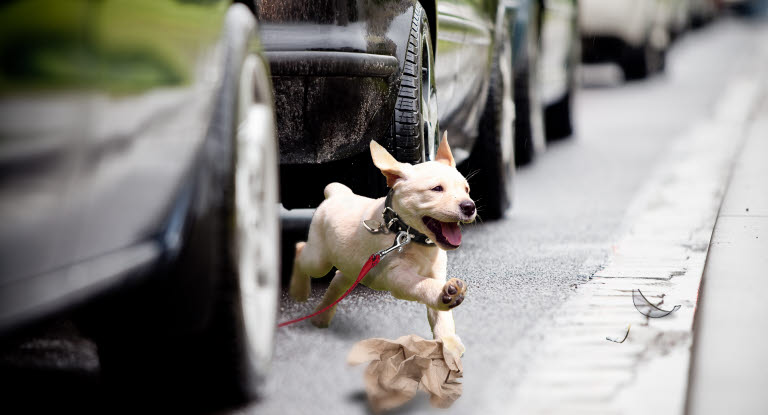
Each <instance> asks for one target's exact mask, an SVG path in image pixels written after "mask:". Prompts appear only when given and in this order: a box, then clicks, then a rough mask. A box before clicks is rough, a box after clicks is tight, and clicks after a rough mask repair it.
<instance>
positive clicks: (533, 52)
mask: <svg viewBox="0 0 768 415" xmlns="http://www.w3.org/2000/svg"><path fill="white" fill-rule="evenodd" d="M578 11H579V10H578V5H577V1H576V0H521V1H520V2H519V6H518V12H517V15H516V19H515V30H514V57H513V61H514V62H515V68H514V76H515V90H514V95H515V112H516V116H515V157H516V162H517V164H518V165H523V164H526V163H529V162H530V161H531V160H533V159H534V157H535V155H536V154H538V153H541V152H543V151H544V149H545V148H546V140H547V139H557V138H563V137H567V136H569V135H571V133H572V132H573V125H572V121H571V112H572V108H571V107H572V100H573V95H574V91H575V87H576V67H577V65H578V62H579V50H580V49H579V48H580V39H579V36H578V27H579V25H578V15H579V13H578Z"/></svg>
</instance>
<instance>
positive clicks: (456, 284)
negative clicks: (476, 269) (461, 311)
mask: <svg viewBox="0 0 768 415" xmlns="http://www.w3.org/2000/svg"><path fill="white" fill-rule="evenodd" d="M466 292H467V283H465V282H464V281H462V280H460V279H458V278H451V279H450V280H448V282H446V283H445V285H444V286H443V292H442V293H441V294H440V295H441V297H440V302H441V303H442V307H441V308H446V309H451V308H454V307H456V306H457V305H459V304H461V302H462V301H464V293H466Z"/></svg>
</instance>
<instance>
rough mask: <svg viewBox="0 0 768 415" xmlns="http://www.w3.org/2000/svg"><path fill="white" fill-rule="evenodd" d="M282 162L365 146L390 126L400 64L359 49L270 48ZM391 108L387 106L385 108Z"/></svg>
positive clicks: (333, 156) (321, 158)
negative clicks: (317, 50) (294, 50)
mask: <svg viewBox="0 0 768 415" xmlns="http://www.w3.org/2000/svg"><path fill="white" fill-rule="evenodd" d="M266 55H267V59H268V60H269V62H270V69H271V71H272V83H273V87H274V91H275V104H276V108H278V109H279V111H278V112H277V114H276V115H277V125H278V139H279V143H280V163H281V164H321V163H328V162H331V161H336V160H341V159H344V158H347V157H350V156H352V155H355V154H358V153H361V152H363V151H366V149H367V146H368V143H369V142H370V140H371V139H383V138H385V137H378V136H375V135H371V134H374V133H378V134H381V132H387V131H389V124H390V123H391V117H392V108H393V106H394V100H393V99H392V97H394V94H395V92H396V91H395V88H394V87H395V85H396V82H395V81H396V80H397V79H398V78H399V71H398V69H399V64H398V61H397V58H395V57H394V56H386V55H374V54H368V53H358V52H337V51H328V52H326V51H322V52H316V51H296V52H287V51H279V52H267V54H266ZM388 109H389V111H387V110H388Z"/></svg>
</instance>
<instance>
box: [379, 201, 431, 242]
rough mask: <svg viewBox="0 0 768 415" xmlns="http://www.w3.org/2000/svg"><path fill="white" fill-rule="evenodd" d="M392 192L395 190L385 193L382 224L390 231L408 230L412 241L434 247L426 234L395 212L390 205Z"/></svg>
mask: <svg viewBox="0 0 768 415" xmlns="http://www.w3.org/2000/svg"><path fill="white" fill-rule="evenodd" d="M394 194H395V190H394V189H391V190H390V191H389V193H388V194H387V198H386V199H385V200H384V212H383V213H382V215H383V217H384V226H386V227H387V229H389V231H390V232H392V233H400V232H408V233H409V234H410V235H411V241H412V242H416V243H418V244H420V245H424V246H429V247H435V246H436V245H435V243H434V242H433V241H432V240H431V239H429V237H428V236H427V235H425V234H423V233H421V232H419V231H418V230H416V228H414V227H411V226H410V225H408V224H407V223H405V221H403V219H402V218H401V217H400V216H399V215H398V214H397V212H395V209H394V208H393V207H392V198H393V197H394Z"/></svg>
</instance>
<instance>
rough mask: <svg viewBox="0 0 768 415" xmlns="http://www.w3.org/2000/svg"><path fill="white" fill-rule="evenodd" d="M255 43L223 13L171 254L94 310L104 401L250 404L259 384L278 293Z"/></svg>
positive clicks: (239, 19)
mask: <svg viewBox="0 0 768 415" xmlns="http://www.w3.org/2000/svg"><path fill="white" fill-rule="evenodd" d="M255 35H256V25H255V20H254V17H253V14H252V13H251V12H250V11H249V10H248V9H247V8H245V7H244V6H242V5H234V6H233V7H232V8H231V9H230V11H229V13H228V15H227V19H226V23H225V40H226V42H225V45H224V48H223V52H224V55H225V56H226V57H225V64H224V71H223V82H222V86H221V89H220V93H219V96H218V100H217V102H216V103H215V110H214V115H213V120H212V122H211V128H210V131H209V136H208V138H207V142H206V145H205V149H204V151H203V153H204V155H203V157H202V160H201V161H200V164H199V165H198V166H196V167H199V171H197V172H196V173H197V174H198V179H197V186H196V189H195V190H194V191H193V194H194V196H193V197H192V201H191V202H190V203H191V206H190V209H189V214H188V219H187V220H188V221H189V222H190V223H189V224H188V225H187V226H184V231H183V233H182V235H181V236H180V238H181V241H182V242H181V245H180V250H179V252H178V254H176V255H174V254H173V253H172V252H171V253H169V259H168V265H167V266H166V267H165V268H164V269H163V270H161V271H162V272H158V275H153V277H157V278H152V280H151V281H149V282H148V283H147V284H145V285H144V286H142V287H141V288H140V289H139V290H138V292H134V293H131V294H132V295H126V296H124V297H121V298H120V299H118V301H114V302H110V304H108V305H106V307H104V308H103V310H105V313H104V314H103V315H102V316H100V318H101V320H102V321H100V323H99V325H98V327H97V334H96V335H95V336H94V337H95V339H96V341H97V345H98V350H99V358H100V363H101V369H102V378H103V380H104V381H105V386H106V388H107V392H108V396H109V397H110V400H116V399H119V400H120V401H121V402H126V405H129V406H131V407H133V406H144V405H146V404H151V405H152V406H153V407H154V408H156V407H157V406H161V407H165V406H166V405H172V406H173V407H176V408H178V407H179V406H181V407H183V408H194V409H195V410H199V409H200V408H208V407H211V408H214V407H218V406H220V405H232V404H240V403H243V402H246V401H248V400H251V399H253V398H255V396H256V392H257V390H258V386H259V385H260V383H261V382H260V381H261V380H262V379H263V377H264V375H265V373H266V370H267V367H268V365H269V362H270V360H271V355H272V349H273V338H274V331H275V328H276V324H277V323H276V315H277V297H278V289H279V285H278V284H279V274H278V261H279V249H278V246H279V241H278V238H279V232H278V223H279V222H278V220H279V218H278V212H277V189H278V186H277V155H276V141H275V140H276V137H275V133H274V131H275V130H274V120H273V110H272V106H271V104H270V103H269V102H271V99H272V98H271V90H270V83H269V78H268V73H269V72H268V66H267V65H266V62H265V61H264V60H263V59H262V58H260V57H259V56H257V55H253V54H251V53H250V52H249V51H252V50H254V46H255V45H254V42H255V39H256V38H255ZM105 316H108V319H105ZM126 398H130V400H126Z"/></svg>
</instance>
